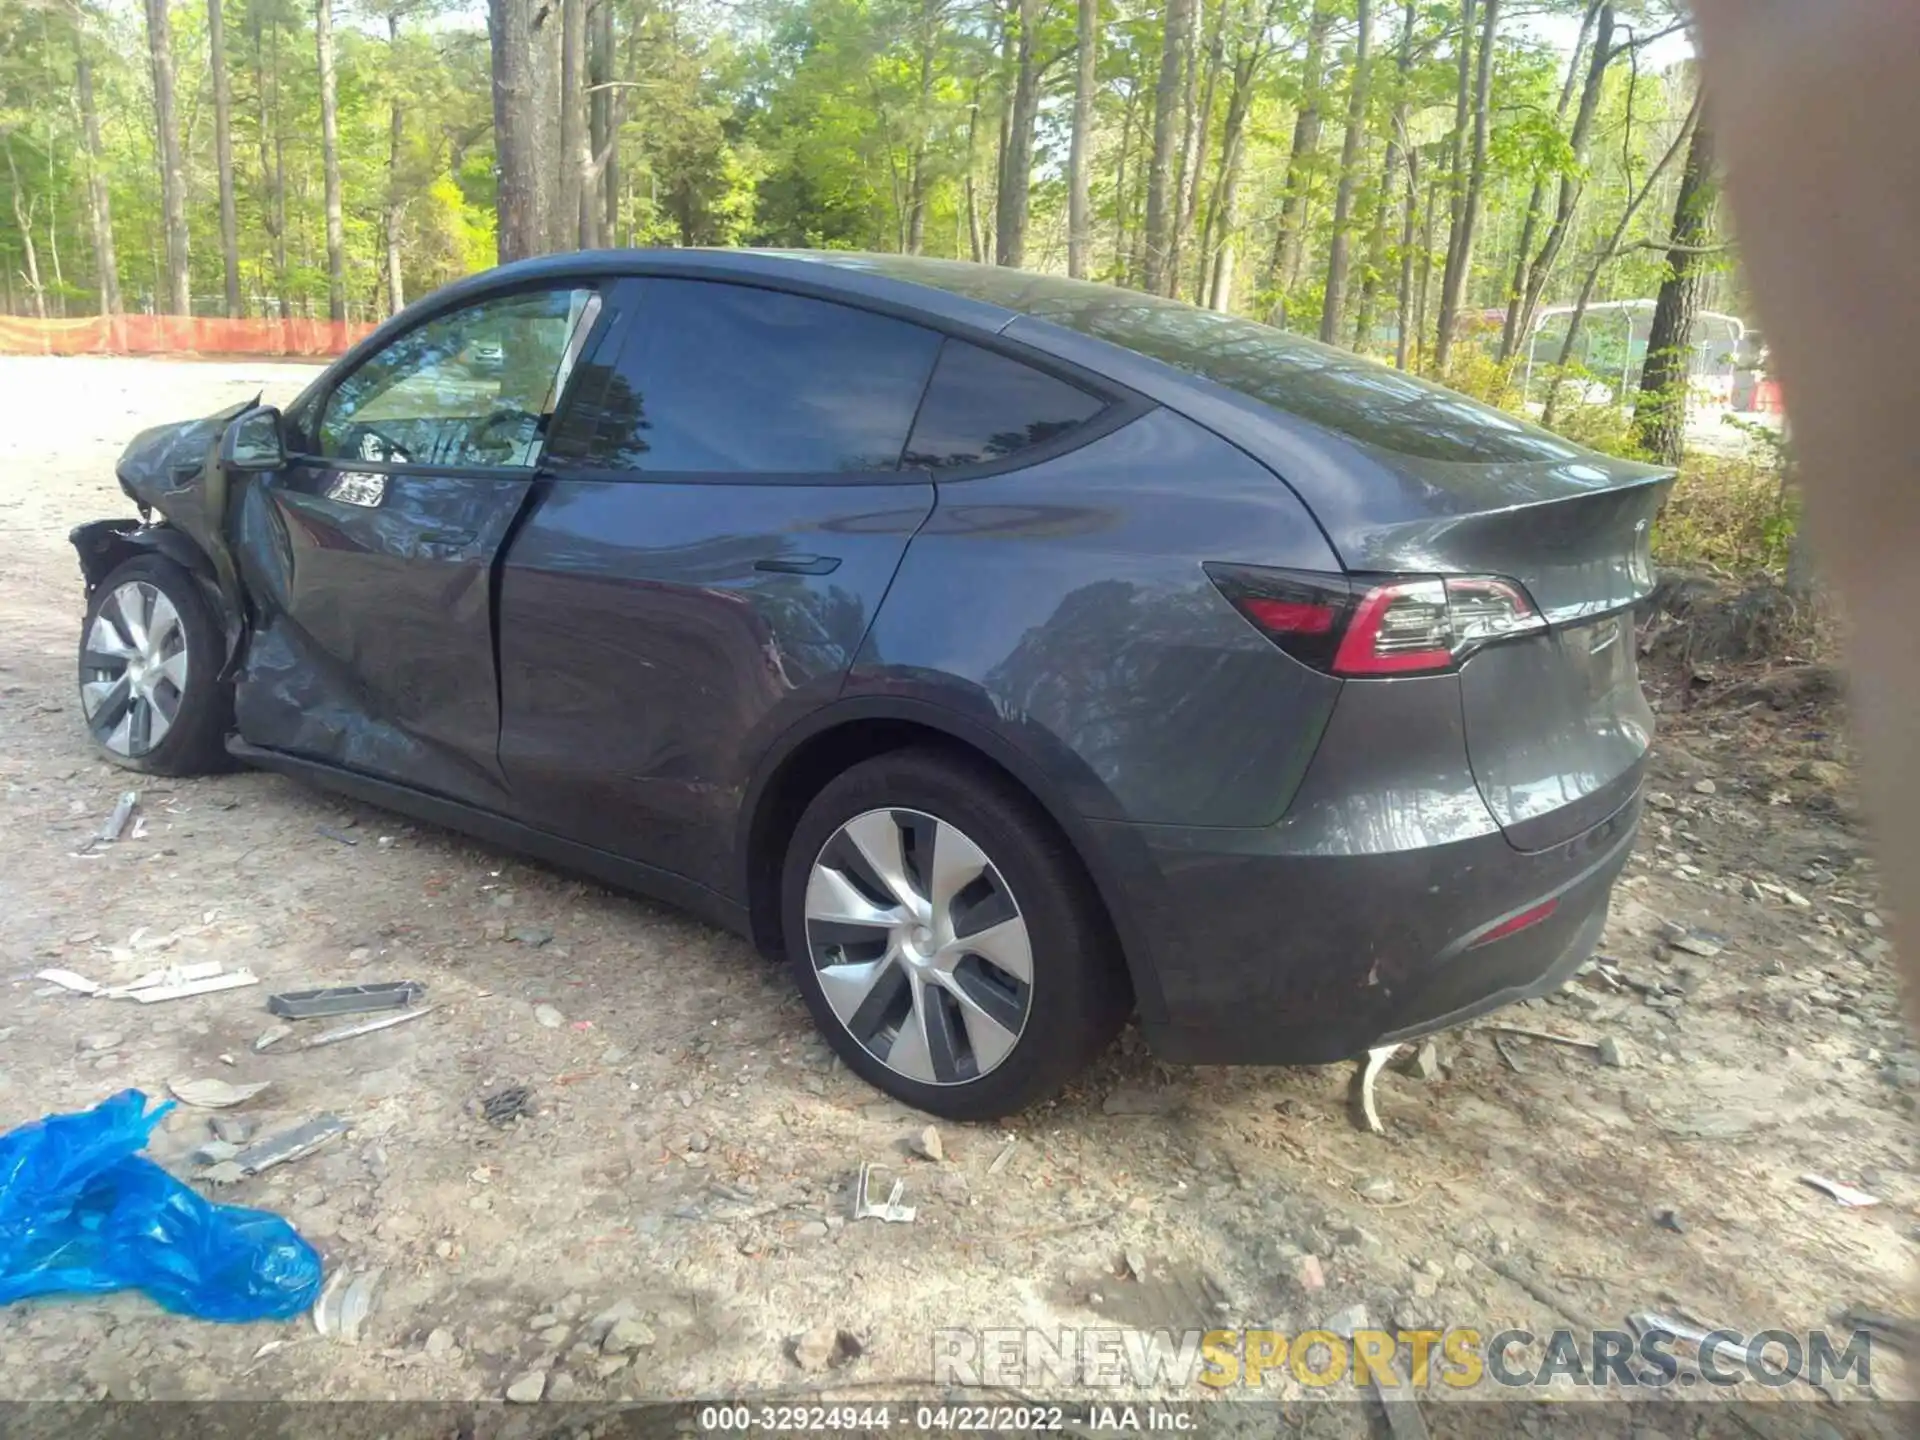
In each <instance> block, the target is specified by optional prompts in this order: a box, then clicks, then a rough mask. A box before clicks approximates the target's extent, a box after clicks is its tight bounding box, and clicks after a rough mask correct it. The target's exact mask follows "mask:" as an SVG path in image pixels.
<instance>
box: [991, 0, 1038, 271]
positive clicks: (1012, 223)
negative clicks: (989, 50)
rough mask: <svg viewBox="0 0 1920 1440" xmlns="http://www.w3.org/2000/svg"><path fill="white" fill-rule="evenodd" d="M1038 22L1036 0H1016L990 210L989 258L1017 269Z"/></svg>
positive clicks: (1022, 253)
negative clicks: (996, 189) (1009, 85)
mask: <svg viewBox="0 0 1920 1440" xmlns="http://www.w3.org/2000/svg"><path fill="white" fill-rule="evenodd" d="M1039 26H1040V0H1020V34H1019V38H1018V49H1017V53H1018V56H1019V59H1018V62H1017V68H1016V70H1015V73H1014V85H1013V107H1012V111H1011V118H1010V119H1009V120H1008V122H1007V148H1006V153H1005V154H1004V155H1003V156H1002V158H1001V164H1000V198H999V201H998V203H997V204H996V206H995V209H994V247H993V258H994V263H995V264H996V265H1009V266H1013V267H1015V268H1018V267H1019V266H1020V265H1021V264H1022V263H1024V262H1025V260H1026V258H1027V197H1028V194H1029V193H1030V191H1031V189H1032V185H1033V126H1034V122H1035V121H1036V120H1037V119H1038V118H1039V115H1040V68H1039V62H1038V61H1037V60H1036V59H1035V57H1034V53H1033V43H1034V39H1035V36H1034V33H1033V32H1034V31H1035V30H1037V29H1038V28H1039Z"/></svg>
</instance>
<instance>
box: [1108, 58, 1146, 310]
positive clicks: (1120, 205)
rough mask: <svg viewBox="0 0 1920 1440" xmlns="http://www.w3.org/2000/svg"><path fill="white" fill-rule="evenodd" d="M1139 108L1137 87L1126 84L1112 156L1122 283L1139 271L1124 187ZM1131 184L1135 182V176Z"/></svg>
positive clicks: (1117, 267)
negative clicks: (1115, 150)
mask: <svg viewBox="0 0 1920 1440" xmlns="http://www.w3.org/2000/svg"><path fill="white" fill-rule="evenodd" d="M1139 108H1140V87H1139V86H1138V85H1137V84H1129V85H1128V86H1127V103H1126V107H1125V108H1124V109H1123V110H1122V111H1121V112H1120V153H1119V154H1118V155H1117V156H1115V157H1114V172H1113V272H1114V277H1115V278H1116V279H1117V280H1118V281H1119V282H1120V283H1121V284H1124V285H1132V284H1137V283H1138V282H1139V276H1140V271H1139V269H1138V267H1137V266H1136V265H1135V264H1134V252H1133V249H1132V247H1131V245H1130V244H1129V237H1130V236H1133V237H1136V238H1137V236H1138V231H1136V230H1135V229H1134V228H1133V227H1132V225H1131V223H1130V222H1131V219H1132V216H1133V191H1132V190H1130V189H1129V188H1128V187H1127V156H1128V155H1129V154H1131V153H1132V150H1133V117H1134V112H1135V111H1136V110H1138V109H1139ZM1135 184H1138V179H1137V177H1136V180H1135Z"/></svg>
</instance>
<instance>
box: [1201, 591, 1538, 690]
mask: <svg viewBox="0 0 1920 1440" xmlns="http://www.w3.org/2000/svg"><path fill="white" fill-rule="evenodd" d="M1206 570H1207V574H1208V576H1209V577H1210V578H1211V579H1212V581H1213V583H1214V585H1215V586H1217V587H1218V588H1219V590H1220V593H1221V594H1223V595H1225V596H1226V597H1227V599H1228V600H1230V601H1232V602H1233V605H1234V607H1235V608H1236V609H1237V610H1239V611H1240V613H1241V614H1242V615H1244V616H1246V617H1247V619H1249V620H1250V621H1252V622H1253V624H1254V625H1255V626H1256V627H1257V628H1258V629H1259V630H1260V632H1261V633H1262V634H1264V635H1265V636H1266V637H1267V638H1268V639H1269V640H1272V641H1273V642H1274V644H1276V645H1278V646H1279V647H1280V648H1281V649H1282V650H1285V651H1286V652H1287V653H1288V654H1289V655H1291V656H1293V658H1294V659H1296V660H1299V661H1301V662H1302V663H1303V664H1307V665H1311V666H1313V667H1314V668H1315V669H1316V670H1325V671H1328V672H1329V673H1331V674H1334V675H1356V676H1369V675H1432V674H1438V673H1440V672H1442V671H1446V670H1451V669H1453V668H1454V667H1455V666H1456V665H1458V664H1459V663H1460V662H1461V661H1462V660H1464V659H1465V658H1466V657H1467V656H1468V655H1469V654H1471V653H1472V652H1473V651H1474V650H1477V649H1478V648H1480V647H1481V646H1482V645H1486V644H1489V643H1491V642H1493V641H1496V640H1505V639H1509V638H1511V637H1513V636H1516V635H1530V634H1533V633H1535V632H1537V631H1540V630H1544V629H1546V625H1547V622H1546V621H1545V620H1544V619H1542V618H1541V615H1540V612H1539V611H1538V610H1536V609H1535V608H1534V605H1533V602H1532V601H1531V600H1529V599H1528V598H1527V594H1526V592H1525V591H1524V590H1522V589H1521V588H1520V587H1519V586H1518V585H1516V584H1514V583H1513V582H1512V581H1511V580H1502V579H1500V578H1498V577H1497V576H1491V575H1465V576H1449V577H1447V578H1446V579H1422V580H1404V579H1395V580H1387V581H1383V582H1382V583H1379V584H1372V583H1369V582H1368V581H1366V580H1364V579H1362V580H1357V581H1352V582H1349V581H1347V580H1343V579H1340V578H1339V577H1337V576H1329V575H1302V574H1297V573H1295V572H1293V571H1287V570H1268V569H1264V568H1262V567H1259V566H1253V565H1208V566H1207V567H1206Z"/></svg>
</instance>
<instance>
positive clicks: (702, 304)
mask: <svg viewBox="0 0 1920 1440" xmlns="http://www.w3.org/2000/svg"><path fill="white" fill-rule="evenodd" d="M638 293H639V308H638V311H637V312H636V313H635V315H634V316H633V319H632V322H631V324H630V325H629V327H628V330H627V337H626V341H625V343H624V344H623V346H622V347H621V352H620V356H619V359H618V361H617V362H616V364H615V365H614V367H613V370H612V372H611V373H610V374H609V375H608V377H607V383H606V388H605V390H604V391H602V393H601V396H600V400H599V404H598V407H597V410H598V414H597V416H596V421H597V423H596V424H595V426H594V436H593V439H592V442H591V444H590V446H589V455H588V462H589V463H590V464H593V465H598V466H605V467H607V468H610V469H622V470H647V471H680V472H696V473H707V474H819V473H847V472H856V471H873V470H895V469H898V468H899V465H900V452H901V450H902V448H903V447H904V446H905V444H906V440H907V432H908V430H909V429H910V428H911V427H912V425H913V414H914V409H915V407H916V406H917V405H918V404H919V402H920V395H921V392H922V391H923V390H924V389H925V388H926V383H927V377H928V375H929V374H930V373H931V371H932V369H933V364H934V357H935V356H936V355H937V353H938V352H939V348H940V340H941V337H940V336H939V335H938V334H936V333H935V332H933V331H931V330H927V329H923V328H922V327H921V326H918V325H913V324H909V323H908V322H906V321H904V320H894V319H891V318H889V317H887V316H884V315H875V314H872V313H870V312H868V311H865V310H855V309H853V308H851V307H849V306H845V305H836V304H834V303H832V302H830V301H825V300H814V299H810V298H808V297H806V296H802V295H787V294H783V293H781V292H779V291H776V290H761V289H756V288H754V287H752V286H747V285H727V284H717V283H713V282H709V281H704V280H655V279H649V280H643V281H642V282H640V284H639V286H638Z"/></svg>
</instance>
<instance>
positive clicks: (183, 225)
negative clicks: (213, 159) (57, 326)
mask: <svg viewBox="0 0 1920 1440" xmlns="http://www.w3.org/2000/svg"><path fill="white" fill-rule="evenodd" d="M146 4H147V54H148V58H149V59H150V60H151V62H152V65H153V118H154V130H155V134H156V135H157V137H158V140H159V147H160V157H159V158H160V211H161V216H162V229H163V230H164V231H165V233H166V240H167V273H166V306H167V310H168V311H169V312H170V313H171V314H174V315H190V314H192V313H193V293H192V284H193V281H192V271H191V269H190V267H189V265H188V263H187V261H188V255H187V245H188V239H187V182H186V176H185V175H184V173H183V172H182V171H181V168H180V121H179V118H178V116H177V115H176V114H175V112H174V92H173V22H172V20H171V19H170V18H169V16H168V14H167V0H146Z"/></svg>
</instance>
